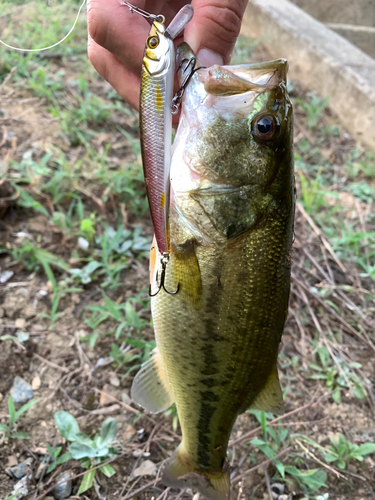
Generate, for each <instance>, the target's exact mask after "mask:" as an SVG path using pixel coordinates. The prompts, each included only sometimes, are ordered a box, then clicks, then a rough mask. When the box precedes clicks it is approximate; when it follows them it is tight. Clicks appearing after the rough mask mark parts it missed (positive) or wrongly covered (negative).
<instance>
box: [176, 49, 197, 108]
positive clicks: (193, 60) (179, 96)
mask: <svg viewBox="0 0 375 500" xmlns="http://www.w3.org/2000/svg"><path fill="white" fill-rule="evenodd" d="M187 60H188V59H186V58H185V59H182V61H181V62H180V64H179V66H178V68H177V71H176V73H178V72H179V71H180V69H181V68H182V65H183V64H184V62H186V61H187ZM188 61H189V62H188V63H187V65H186V66H185V68H184V73H185V72H186V70H187V69H188V68H189V67H190V66H191V70H190V72H189V74H188V75H187V76H186V78H185V80H184V81H183V83H182V85H181V87H180V88H179V89H178V90H177V92H176V93H175V95H174V97H173V99H172V115H176V114H177V112H178V108H179V106H180V104H181V101H182V97H183V95H184V93H185V90H186V87H187V86H188V85H189V82H190V80H191V79H192V77H193V75H194V73H195V72H196V71H198V70H199V69H203V68H205V66H199V68H196V67H195V64H196V62H197V59H196V58H195V57H192V58H191V59H189V60H188Z"/></svg>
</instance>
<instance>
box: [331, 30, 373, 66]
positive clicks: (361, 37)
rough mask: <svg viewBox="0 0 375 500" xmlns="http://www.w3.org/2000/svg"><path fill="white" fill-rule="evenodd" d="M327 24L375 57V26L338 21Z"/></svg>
mask: <svg viewBox="0 0 375 500" xmlns="http://www.w3.org/2000/svg"><path fill="white" fill-rule="evenodd" d="M327 26H328V28H330V29H331V30H333V31H335V32H336V33H338V34H339V35H341V36H343V37H344V38H346V39H347V40H349V42H351V43H353V44H354V45H356V46H357V47H358V48H359V49H361V50H363V52H366V54H368V55H369V56H371V57H372V58H373V59H375V28H373V27H372V26H355V25H354V24H336V23H328V24H327Z"/></svg>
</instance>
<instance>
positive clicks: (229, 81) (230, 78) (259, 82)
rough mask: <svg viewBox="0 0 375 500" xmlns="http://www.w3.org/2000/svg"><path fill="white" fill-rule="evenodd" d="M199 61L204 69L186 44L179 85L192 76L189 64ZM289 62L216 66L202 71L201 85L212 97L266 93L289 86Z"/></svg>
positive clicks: (181, 56)
mask: <svg viewBox="0 0 375 500" xmlns="http://www.w3.org/2000/svg"><path fill="white" fill-rule="evenodd" d="M192 58H195V60H196V62H195V68H200V66H201V65H200V63H199V60H198V59H197V58H196V56H195V54H194V52H193V51H192V49H191V48H190V46H189V45H188V44H187V43H185V42H184V43H182V44H181V45H179V46H178V48H177V51H176V63H177V68H178V79H179V84H180V85H182V83H183V82H184V81H185V79H186V77H187V76H188V72H189V71H191V70H192V69H193V68H192V66H191V64H189V61H190V60H191V59H192ZM287 72H288V62H287V61H286V59H276V60H274V61H269V62H264V63H255V64H238V65H231V66H218V65H214V66H211V67H210V68H205V67H202V68H201V69H199V71H197V74H198V79H199V82H200V83H202V84H203V85H204V87H205V90H206V92H207V93H208V94H211V95H216V96H229V95H235V94H242V93H244V92H249V91H255V92H262V91H264V90H270V89H273V88H276V87H277V86H279V85H280V84H281V83H284V84H286V77H287Z"/></svg>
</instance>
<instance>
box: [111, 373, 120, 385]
mask: <svg viewBox="0 0 375 500" xmlns="http://www.w3.org/2000/svg"><path fill="white" fill-rule="evenodd" d="M109 383H110V384H111V385H113V386H114V387H120V379H119V378H118V377H116V375H112V377H111V378H110V379H109Z"/></svg>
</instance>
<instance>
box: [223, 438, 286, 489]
mask: <svg viewBox="0 0 375 500" xmlns="http://www.w3.org/2000/svg"><path fill="white" fill-rule="evenodd" d="M290 450H291V447H290V446H289V447H288V448H286V449H285V450H283V451H280V453H278V454H277V455H275V456H274V457H273V458H269V459H268V460H265V461H264V462H262V463H261V464H259V465H256V466H255V467H252V468H251V469H249V470H247V471H245V472H243V473H242V474H240V475H239V476H237V477H235V478H234V479H233V481H232V484H235V483H238V481H241V479H242V478H244V477H245V476H248V475H249V474H252V473H253V472H255V471H257V470H258V469H260V468H262V467H266V466H267V465H269V464H270V463H271V462H273V461H274V460H278V459H279V458H281V457H282V456H284V455H286V454H287V453H288V452H289V451H290Z"/></svg>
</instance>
